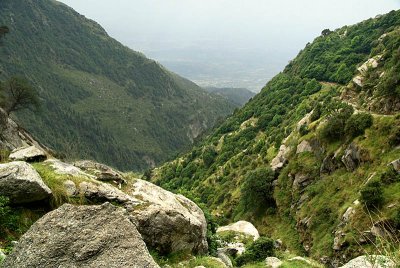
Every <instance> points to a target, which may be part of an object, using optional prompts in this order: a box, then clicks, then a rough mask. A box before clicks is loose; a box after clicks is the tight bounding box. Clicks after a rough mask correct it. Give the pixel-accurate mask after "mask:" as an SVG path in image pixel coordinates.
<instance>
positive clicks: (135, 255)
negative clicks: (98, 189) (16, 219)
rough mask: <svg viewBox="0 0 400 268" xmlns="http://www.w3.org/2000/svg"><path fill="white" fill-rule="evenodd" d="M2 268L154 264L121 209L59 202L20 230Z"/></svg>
mask: <svg viewBox="0 0 400 268" xmlns="http://www.w3.org/2000/svg"><path fill="white" fill-rule="evenodd" d="M3 267H20V268H25V267H26V268H28V267H93V268H101V267H102V268H113V267H118V268H119V267H132V268H137V267H143V268H156V267H159V266H158V265H157V264H156V263H155V262H154V260H153V259H152V257H151V256H150V254H149V252H148V250H147V248H146V245H145V243H144V242H143V240H142V238H141V236H140V234H139V232H138V231H137V230H136V227H135V225H134V224H133V223H132V222H131V221H130V220H129V218H128V216H127V215H126V213H125V211H124V210H123V209H120V208H117V207H115V206H113V205H111V204H109V203H105V204H103V205H100V206H72V205H69V204H66V205H63V206H62V207H60V208H59V209H57V210H54V211H52V212H50V213H48V214H46V215H45V216H44V217H42V218H41V219H39V220H38V221H37V222H36V223H35V224H33V225H32V227H31V228H30V229H29V230H28V232H27V233H25V234H24V235H23V236H22V237H21V239H20V241H19V243H18V244H17V246H16V247H15V248H14V250H13V252H12V253H11V254H10V255H9V256H8V257H7V258H6V260H5V263H4V265H3Z"/></svg>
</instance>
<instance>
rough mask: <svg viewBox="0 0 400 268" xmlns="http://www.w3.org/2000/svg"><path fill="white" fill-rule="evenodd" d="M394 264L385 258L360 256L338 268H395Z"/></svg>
mask: <svg viewBox="0 0 400 268" xmlns="http://www.w3.org/2000/svg"><path fill="white" fill-rule="evenodd" d="M395 267H396V265H395V263H394V262H393V261H392V260H390V259H389V258H388V257H386V256H381V255H370V256H360V257H357V258H355V259H353V260H351V261H349V262H348V263H347V264H345V265H343V266H341V267H340V268H395Z"/></svg>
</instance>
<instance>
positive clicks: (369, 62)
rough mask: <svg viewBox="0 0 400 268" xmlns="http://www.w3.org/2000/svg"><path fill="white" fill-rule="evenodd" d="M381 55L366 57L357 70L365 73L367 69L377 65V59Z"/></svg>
mask: <svg viewBox="0 0 400 268" xmlns="http://www.w3.org/2000/svg"><path fill="white" fill-rule="evenodd" d="M381 57H382V56H381V55H379V56H376V57H374V58H370V59H368V60H367V61H366V62H364V64H363V65H361V66H360V67H359V68H358V69H357V70H358V71H359V72H360V73H361V74H362V75H366V74H367V72H368V70H370V69H375V68H377V67H378V65H379V63H378V61H379V60H380V59H381Z"/></svg>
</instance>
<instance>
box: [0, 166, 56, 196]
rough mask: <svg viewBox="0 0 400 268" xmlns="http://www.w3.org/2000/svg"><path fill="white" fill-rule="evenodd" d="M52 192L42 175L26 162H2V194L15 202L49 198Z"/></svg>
mask: <svg viewBox="0 0 400 268" xmlns="http://www.w3.org/2000/svg"><path fill="white" fill-rule="evenodd" d="M51 194H52V192H51V190H50V189H49V187H47V186H46V184H44V182H43V180H42V178H41V177H40V175H39V174H38V173H37V172H36V170H35V169H33V167H32V166H31V165H29V164H27V163H25V162H11V163H7V164H0V195H3V196H6V197H8V198H9V199H10V202H11V203H13V204H22V203H31V202H35V201H40V200H44V199H47V198H49V197H50V196H51Z"/></svg>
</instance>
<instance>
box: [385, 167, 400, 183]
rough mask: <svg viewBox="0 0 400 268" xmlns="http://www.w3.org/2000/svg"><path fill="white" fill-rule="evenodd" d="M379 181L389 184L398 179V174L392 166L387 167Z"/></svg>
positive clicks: (399, 177)
mask: <svg viewBox="0 0 400 268" xmlns="http://www.w3.org/2000/svg"><path fill="white" fill-rule="evenodd" d="M381 181H382V183H384V184H391V183H395V182H398V181H400V175H399V174H398V173H397V172H396V170H394V168H393V167H391V166H390V167H389V168H388V169H387V170H386V171H385V172H384V173H383V174H382V175H381Z"/></svg>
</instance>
